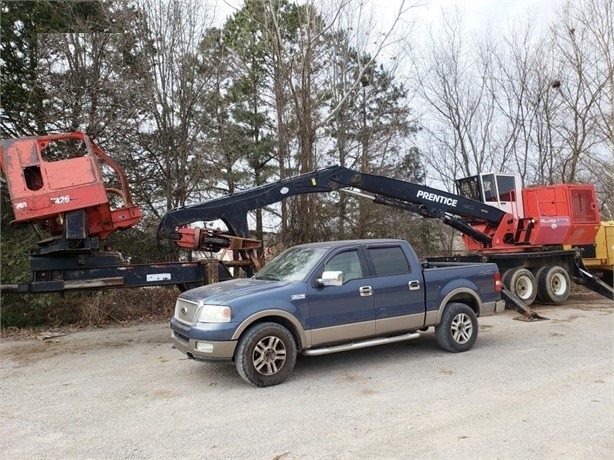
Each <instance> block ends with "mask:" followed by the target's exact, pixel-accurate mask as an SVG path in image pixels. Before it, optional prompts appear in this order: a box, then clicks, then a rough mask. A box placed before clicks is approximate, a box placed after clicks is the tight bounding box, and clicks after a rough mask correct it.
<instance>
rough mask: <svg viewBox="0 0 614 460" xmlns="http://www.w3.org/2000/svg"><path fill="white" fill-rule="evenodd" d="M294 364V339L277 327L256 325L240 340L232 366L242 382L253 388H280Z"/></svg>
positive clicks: (272, 324) (286, 330)
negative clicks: (275, 386)
mask: <svg viewBox="0 0 614 460" xmlns="http://www.w3.org/2000/svg"><path fill="white" fill-rule="evenodd" d="M295 363H296V343H295V342H294V337H292V334H291V333H290V331H288V329H286V328H285V327H283V326H281V325H280V324H277V323H259V324H256V325H255V326H253V327H251V328H250V329H248V330H247V331H246V332H245V333H244V334H243V335H242V336H241V338H240V339H239V344H238V346H237V351H236V353H235V366H236V368H237V371H238V372H239V375H240V376H241V377H242V378H243V380H245V381H246V382H248V383H251V384H252V385H256V386H257V387H269V386H272V385H279V384H280V383H282V382H283V381H284V380H286V379H287V378H288V375H290V372H292V369H294V364H295Z"/></svg>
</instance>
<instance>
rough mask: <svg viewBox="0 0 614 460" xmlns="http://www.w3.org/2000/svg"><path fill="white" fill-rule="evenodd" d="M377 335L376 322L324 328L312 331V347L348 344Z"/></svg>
mask: <svg viewBox="0 0 614 460" xmlns="http://www.w3.org/2000/svg"><path fill="white" fill-rule="evenodd" d="M374 334H375V321H365V322H362V323H352V324H344V325H342V326H332V327H323V328H321V329H312V330H311V346H312V347H318V346H320V345H328V344H332V343H339V342H348V341H351V340H354V339H361V338H364V337H371V336H373V335H374Z"/></svg>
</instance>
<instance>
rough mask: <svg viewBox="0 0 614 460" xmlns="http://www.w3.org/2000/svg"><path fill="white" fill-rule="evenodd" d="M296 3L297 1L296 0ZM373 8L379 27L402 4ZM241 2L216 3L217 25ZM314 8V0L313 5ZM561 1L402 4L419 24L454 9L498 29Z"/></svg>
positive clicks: (414, 0)
mask: <svg viewBox="0 0 614 460" xmlns="http://www.w3.org/2000/svg"><path fill="white" fill-rule="evenodd" d="M299 1H300V0H299ZM366 2H367V3H368V4H370V5H373V8H374V11H376V12H377V14H378V16H379V17H380V20H381V21H382V24H383V25H384V27H385V24H386V23H390V21H392V20H393V18H394V17H395V15H396V14H397V12H398V10H399V6H400V4H401V2H402V0H366ZM242 3H243V2H242V0H217V9H218V12H219V20H220V22H223V21H224V18H225V17H226V16H228V15H230V14H232V12H233V11H235V10H236V8H237V7H240V5H241V4H242ZM314 3H315V4H316V5H317V4H318V0H315V2H314ZM563 3H564V0H405V5H410V4H420V5H422V6H419V7H417V8H416V9H412V12H411V14H412V16H413V15H417V16H418V17H419V18H420V20H421V22H423V23H429V22H433V21H436V20H437V18H438V17H440V15H441V13H442V11H449V12H451V11H453V10H454V9H456V8H458V9H459V10H461V11H463V12H464V14H465V18H466V19H467V21H468V22H469V23H470V24H473V25H475V27H478V28H479V27H481V26H485V25H488V24H490V25H491V26H492V27H501V26H503V25H505V24H506V23H507V21H508V20H509V19H510V18H512V17H515V16H518V15H522V14H524V13H526V12H527V11H531V12H532V15H533V17H534V18H535V19H536V20H537V21H539V22H546V21H547V20H548V19H549V18H550V17H551V15H552V12H553V10H554V9H555V7H556V6H559V5H561V4H563Z"/></svg>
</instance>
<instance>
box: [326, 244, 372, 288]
mask: <svg viewBox="0 0 614 460" xmlns="http://www.w3.org/2000/svg"><path fill="white" fill-rule="evenodd" d="M324 270H325V271H342V272H343V282H344V283H345V282H346V281H349V280H354V279H359V278H362V277H363V275H362V268H361V266H360V259H359V258H358V253H357V252H356V251H346V252H342V253H340V254H337V255H335V256H333V257H332V259H330V260H329V261H328V262H326V264H324Z"/></svg>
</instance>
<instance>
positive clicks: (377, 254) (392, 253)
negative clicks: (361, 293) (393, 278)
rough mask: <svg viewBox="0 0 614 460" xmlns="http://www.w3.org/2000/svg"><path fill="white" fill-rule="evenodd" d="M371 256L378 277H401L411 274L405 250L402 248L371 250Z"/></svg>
mask: <svg viewBox="0 0 614 460" xmlns="http://www.w3.org/2000/svg"><path fill="white" fill-rule="evenodd" d="M369 254H370V255H371V260H372V261H373V265H374V266H375V274H376V275H377V276H383V275H400V274H403V273H410V272H411V270H410V269H409V264H408V263H407V259H406V258H405V254H404V253H403V249H401V247H400V246H393V247H385V248H370V249H369Z"/></svg>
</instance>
